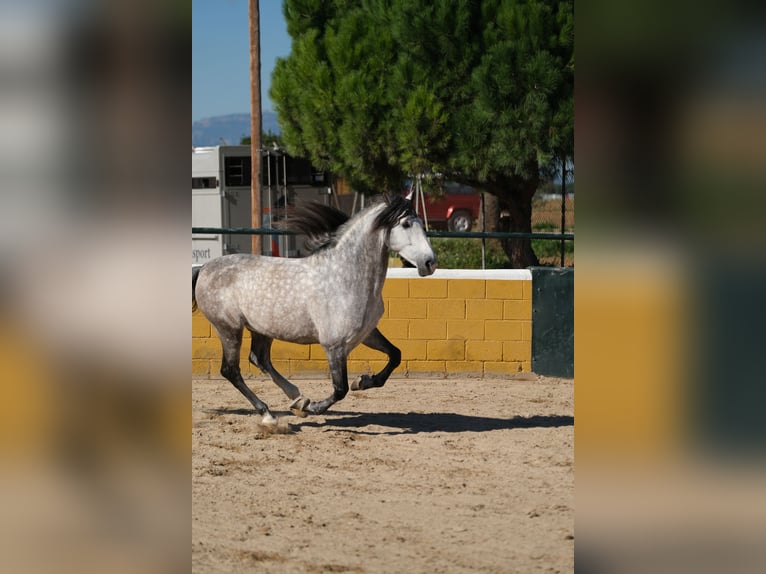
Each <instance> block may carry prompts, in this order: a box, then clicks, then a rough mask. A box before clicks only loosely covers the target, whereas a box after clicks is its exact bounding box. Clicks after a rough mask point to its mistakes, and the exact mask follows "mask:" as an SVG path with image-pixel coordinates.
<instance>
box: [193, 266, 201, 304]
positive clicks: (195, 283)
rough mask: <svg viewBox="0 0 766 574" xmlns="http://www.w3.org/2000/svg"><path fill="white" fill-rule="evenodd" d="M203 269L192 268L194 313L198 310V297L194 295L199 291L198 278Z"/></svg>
mask: <svg viewBox="0 0 766 574" xmlns="http://www.w3.org/2000/svg"><path fill="white" fill-rule="evenodd" d="M200 269H202V267H201V266H200V267H192V311H196V310H197V296H196V294H195V293H194V292H195V290H196V289H197V277H199V272H200Z"/></svg>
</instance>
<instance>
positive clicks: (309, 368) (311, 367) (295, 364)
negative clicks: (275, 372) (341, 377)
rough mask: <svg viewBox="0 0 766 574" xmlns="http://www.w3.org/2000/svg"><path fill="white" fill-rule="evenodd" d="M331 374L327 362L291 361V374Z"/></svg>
mask: <svg viewBox="0 0 766 574" xmlns="http://www.w3.org/2000/svg"><path fill="white" fill-rule="evenodd" d="M329 372H330V367H329V365H328V364H327V361H312V360H308V359H307V360H305V361H301V360H297V359H290V374H295V373H322V374H323V375H327V374H328V373H329Z"/></svg>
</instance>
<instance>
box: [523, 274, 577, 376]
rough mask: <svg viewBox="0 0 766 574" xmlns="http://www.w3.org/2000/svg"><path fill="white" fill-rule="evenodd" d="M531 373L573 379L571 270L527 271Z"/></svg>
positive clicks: (572, 294)
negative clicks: (530, 321) (530, 279)
mask: <svg viewBox="0 0 766 574" xmlns="http://www.w3.org/2000/svg"><path fill="white" fill-rule="evenodd" d="M530 271H531V272H532V371H534V372H535V373H537V374H539V375H547V376H553V377H566V378H572V377H574V269H572V268H569V267H567V268H563V267H531V268H530Z"/></svg>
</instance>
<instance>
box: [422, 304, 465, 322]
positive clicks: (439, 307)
mask: <svg viewBox="0 0 766 574" xmlns="http://www.w3.org/2000/svg"><path fill="white" fill-rule="evenodd" d="M427 313H428V318H429V319H463V318H464V317H465V299H439V300H436V301H429V302H428V310H427Z"/></svg>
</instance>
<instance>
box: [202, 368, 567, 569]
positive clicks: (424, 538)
mask: <svg viewBox="0 0 766 574" xmlns="http://www.w3.org/2000/svg"><path fill="white" fill-rule="evenodd" d="M531 378H532V379H533V380H508V379H484V380H476V379H448V380H442V379H439V380H436V379H404V378H393V379H391V380H389V382H388V383H387V384H386V386H385V387H384V388H382V389H372V390H369V391H363V392H357V393H349V395H348V396H347V397H346V399H345V400H343V401H342V402H341V403H338V404H336V405H335V406H334V407H333V408H331V410H330V411H328V412H327V413H325V415H323V416H318V417H310V418H304V419H302V418H297V417H295V416H293V415H292V414H290V413H289V411H287V410H286V407H287V404H288V403H289V401H288V400H287V398H286V397H285V396H284V395H282V394H281V391H279V389H278V388H276V387H275V386H274V385H273V384H272V383H271V382H265V381H248V384H249V385H250V386H251V388H252V389H253V390H254V391H255V392H256V393H257V394H258V395H259V396H260V397H261V398H262V399H264V400H265V401H266V402H267V403H268V404H269V405H270V406H271V408H272V411H273V412H274V414H275V415H282V416H281V417H280V427H279V428H280V429H281V430H282V431H283V432H280V433H276V434H275V433H266V432H264V431H263V429H262V428H261V427H259V425H258V422H259V417H258V416H257V415H254V414H252V411H251V410H250V409H249V408H248V406H249V404H248V403H247V402H246V400H245V399H244V397H242V396H241V395H240V394H239V392H238V391H237V390H236V389H234V387H232V386H231V385H230V384H229V383H228V382H227V381H223V380H196V381H193V438H192V492H193V494H192V496H193V525H192V544H193V546H192V563H193V570H194V572H199V573H203V572H205V573H206V572H222V573H224V572H225V573H234V572H259V573H260V572H280V573H281V572H288V573H292V572H317V573H320V572H370V573H372V572H380V573H396V572H400V573H421V572H422V573H429V574H432V573H439V572H466V573H467V572H522V573H525V572H571V571H572V569H573V561H574V557H573V552H574V509H573V497H574V453H573V436H574V419H573V414H574V410H573V381H571V380H560V379H550V378H543V377H534V376H532V377H531ZM296 383H297V384H298V385H299V386H300V387H301V390H302V391H303V393H304V395H305V396H308V397H311V398H312V399H320V398H324V397H325V396H327V395H328V394H330V389H331V385H330V383H329V381H324V380H302V381H296Z"/></svg>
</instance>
